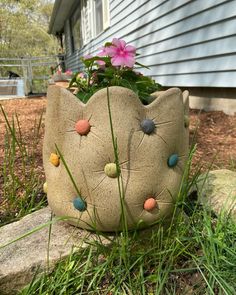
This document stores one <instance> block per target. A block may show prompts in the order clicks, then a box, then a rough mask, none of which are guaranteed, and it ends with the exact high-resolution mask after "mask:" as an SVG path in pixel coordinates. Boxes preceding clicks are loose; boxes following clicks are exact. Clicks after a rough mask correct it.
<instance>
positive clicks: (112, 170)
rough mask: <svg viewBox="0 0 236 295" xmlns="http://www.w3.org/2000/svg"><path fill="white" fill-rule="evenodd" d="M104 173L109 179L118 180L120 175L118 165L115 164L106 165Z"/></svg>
mask: <svg viewBox="0 0 236 295" xmlns="http://www.w3.org/2000/svg"><path fill="white" fill-rule="evenodd" d="M104 172H105V174H106V175H107V176H108V177H111V178H116V177H117V175H118V173H117V169H116V164H115V163H108V164H106V166H105V167H104Z"/></svg>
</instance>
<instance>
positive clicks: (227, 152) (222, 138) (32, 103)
mask: <svg viewBox="0 0 236 295" xmlns="http://www.w3.org/2000/svg"><path fill="white" fill-rule="evenodd" d="M0 104H1V105H2V106H3V107H4V110H5V112H6V113H7V115H8V117H9V118H11V117H12V116H13V115H14V113H15V112H16V113H17V114H18V116H19V122H20V125H21V130H22V134H23V137H24V139H25V141H26V142H27V143H28V144H29V145H30V143H31V142H32V137H33V136H34V135H33V134H34V132H33V131H34V129H35V127H34V126H35V125H34V124H35V120H39V117H40V114H41V113H42V112H44V114H45V108H46V98H45V97H40V98H30V99H29V98H26V99H14V100H2V101H0ZM43 128H44V123H43V124H42V128H41V129H42V130H41V132H40V138H39V143H38V145H37V147H36V150H35V155H36V157H37V163H38V166H39V170H40V172H41V171H43V168H42V140H43ZM4 134H5V122H4V118H3V115H2V113H1V112H0V166H1V163H2V161H3V157H4ZM190 141H194V142H196V143H197V151H196V153H195V155H194V158H193V165H192V167H196V166H198V165H202V166H203V170H206V169H207V168H208V167H210V166H211V169H219V168H228V169H231V168H232V167H234V168H235V167H236V116H227V115H225V114H224V113H223V112H203V111H202V112H199V111H198V110H191V111H190ZM212 162H213V163H212ZM211 163H212V165H211ZM19 173H20V171H19ZM42 177H43V175H42ZM0 184H1V181H0ZM0 193H1V188H0Z"/></svg>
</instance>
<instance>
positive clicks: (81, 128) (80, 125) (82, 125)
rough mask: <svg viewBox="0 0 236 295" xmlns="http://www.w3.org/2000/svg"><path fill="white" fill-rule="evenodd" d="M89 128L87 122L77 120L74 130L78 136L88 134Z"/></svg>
mask: <svg viewBox="0 0 236 295" xmlns="http://www.w3.org/2000/svg"><path fill="white" fill-rule="evenodd" d="M90 128H91V125H90V124H89V121H88V120H79V121H78V122H77V123H76V124H75V130H76V132H78V133H79V134H80V135H86V134H88V133H89V131H90Z"/></svg>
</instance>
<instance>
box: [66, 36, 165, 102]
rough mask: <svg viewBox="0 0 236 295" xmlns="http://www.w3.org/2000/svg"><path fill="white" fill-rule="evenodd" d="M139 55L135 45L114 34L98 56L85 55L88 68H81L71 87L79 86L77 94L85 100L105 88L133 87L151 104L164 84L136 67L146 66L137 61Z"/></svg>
mask: <svg viewBox="0 0 236 295" xmlns="http://www.w3.org/2000/svg"><path fill="white" fill-rule="evenodd" d="M136 55H137V54H136V49H135V47H133V46H131V45H126V43H125V41H123V40H120V39H116V38H114V39H113V41H112V43H110V42H107V43H106V44H105V45H104V46H103V47H102V48H101V51H100V52H99V53H98V54H97V55H96V56H91V55H87V56H84V57H83V58H82V59H81V60H82V62H83V64H84V67H85V71H84V72H77V73H76V74H75V75H74V77H73V78H72V80H71V82H70V85H69V87H76V88H77V90H78V91H77V94H76V95H77V97H78V98H79V99H80V100H81V101H82V102H84V103H86V102H87V101H88V100H89V98H90V97H91V96H92V95H93V94H94V93H95V92H96V91H98V90H100V89H102V88H105V87H108V86H122V87H125V88H129V89H131V90H133V91H134V92H135V93H136V94H137V95H138V96H139V98H140V100H141V101H142V102H143V103H144V104H148V103H149V100H150V95H151V93H153V92H155V91H158V90H160V89H161V85H160V84H158V83H156V82H155V81H154V80H152V79H151V78H150V77H147V76H143V75H142V73H140V72H137V71H135V70H134V65H135V64H136V65H138V66H141V67H145V66H143V65H141V64H140V63H138V62H136V61H135V56H136Z"/></svg>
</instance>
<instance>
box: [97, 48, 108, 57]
mask: <svg viewBox="0 0 236 295" xmlns="http://www.w3.org/2000/svg"><path fill="white" fill-rule="evenodd" d="M98 49H100V50H101V51H100V52H99V53H98V54H97V56H107V55H108V52H107V49H108V47H105V46H102V47H100V48H98Z"/></svg>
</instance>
